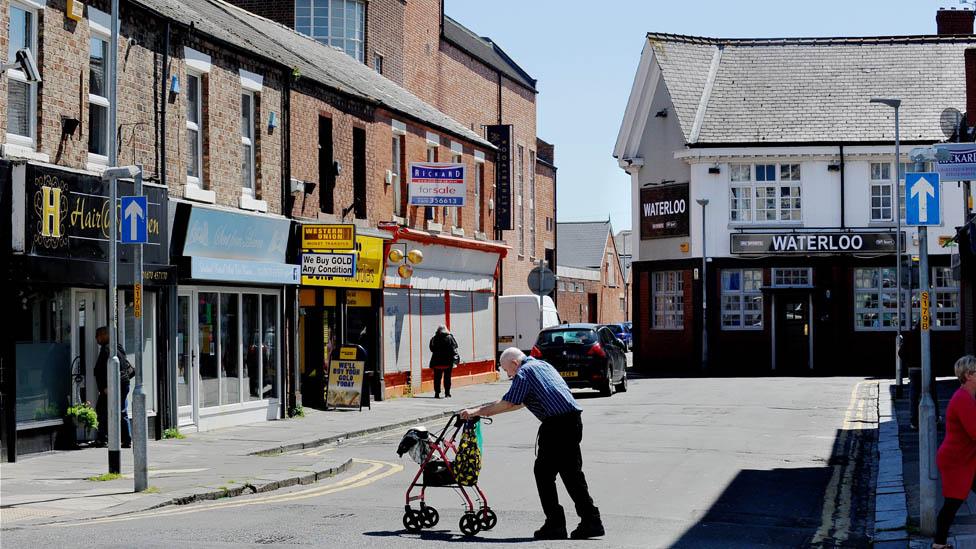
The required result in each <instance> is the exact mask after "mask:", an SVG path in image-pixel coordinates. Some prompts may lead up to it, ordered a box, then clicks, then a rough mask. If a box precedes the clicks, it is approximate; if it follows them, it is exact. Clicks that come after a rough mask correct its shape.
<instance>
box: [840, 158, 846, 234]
mask: <svg viewBox="0 0 976 549" xmlns="http://www.w3.org/2000/svg"><path fill="white" fill-rule="evenodd" d="M845 184H846V181H845V180H844V145H841V146H840V228H841V229H844V228H847V218H846V216H845V215H844V197H845V196H847V194H846V193H845V192H844V186H845Z"/></svg>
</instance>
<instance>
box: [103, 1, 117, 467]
mask: <svg viewBox="0 0 976 549" xmlns="http://www.w3.org/2000/svg"><path fill="white" fill-rule="evenodd" d="M111 25H112V29H111V32H112V40H111V42H110V43H109V44H110V46H109V48H108V63H109V75H110V78H109V81H108V98H109V105H110V107H109V109H108V121H109V124H108V127H109V131H108V162H109V165H111V166H115V164H116V162H117V160H118V154H117V153H118V150H117V149H118V146H117V144H116V136H115V128H117V127H118V126H117V120H116V105H118V101H116V96H117V87H116V82H117V79H116V74H118V71H117V70H116V69H117V68H118V57H119V55H118V52H119V0H112V17H111ZM108 184H109V188H110V191H109V208H108V209H109V227H110V229H109V238H108V279H109V280H108V306H109V312H108V315H109V319H111V320H110V322H109V326H108V356H109V357H111V358H112V359H113V360H110V361H109V363H108V366H109V369H108V370H109V371H108V472H109V473H120V472H121V469H122V468H121V443H120V441H119V436H120V433H119V415H120V414H119V412H120V408H121V406H120V398H121V395H119V389H120V387H121V383H120V380H119V361H118V358H117V354H118V330H119V307H118V282H119V280H118V275H119V273H118V249H117V247H116V240H117V239H118V233H119V220H118V214H117V211H118V202H117V201H118V180H117V179H116V178H115V177H112V178H110V179H109V181H108ZM99 397H101V395H99Z"/></svg>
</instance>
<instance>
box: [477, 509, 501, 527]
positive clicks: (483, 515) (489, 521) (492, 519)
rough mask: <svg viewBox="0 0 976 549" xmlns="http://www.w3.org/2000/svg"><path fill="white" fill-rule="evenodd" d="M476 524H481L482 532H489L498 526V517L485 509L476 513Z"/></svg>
mask: <svg viewBox="0 0 976 549" xmlns="http://www.w3.org/2000/svg"><path fill="white" fill-rule="evenodd" d="M478 522H479V523H481V529H482V530H491V529H492V528H494V527H495V525H496V524H498V515H496V514H495V512H494V511H492V510H491V509H490V508H488V507H485V508H484V509H482V510H481V511H479V512H478Z"/></svg>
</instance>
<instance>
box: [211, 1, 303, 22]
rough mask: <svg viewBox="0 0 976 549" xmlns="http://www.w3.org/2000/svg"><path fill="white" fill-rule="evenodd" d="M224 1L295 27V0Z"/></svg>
mask: <svg viewBox="0 0 976 549" xmlns="http://www.w3.org/2000/svg"><path fill="white" fill-rule="evenodd" d="M226 2H228V3H229V4H234V5H236V6H239V7H241V8H244V9H246V10H247V11H250V12H251V13H256V14H258V15H260V16H261V17H266V18H268V19H271V20H272V21H277V22H279V23H281V24H282V25H285V26H286V27H292V28H294V27H295V0H226Z"/></svg>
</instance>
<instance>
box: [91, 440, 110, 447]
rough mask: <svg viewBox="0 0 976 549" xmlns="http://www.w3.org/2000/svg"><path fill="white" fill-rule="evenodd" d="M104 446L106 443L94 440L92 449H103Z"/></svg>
mask: <svg viewBox="0 0 976 549" xmlns="http://www.w3.org/2000/svg"><path fill="white" fill-rule="evenodd" d="M106 446H108V443H107V442H105V441H104V440H96V441H95V442H93V443H92V448H104V447H106Z"/></svg>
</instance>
